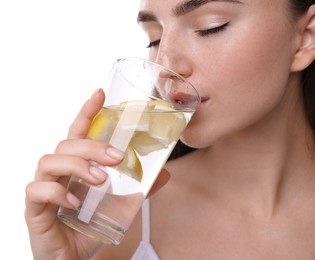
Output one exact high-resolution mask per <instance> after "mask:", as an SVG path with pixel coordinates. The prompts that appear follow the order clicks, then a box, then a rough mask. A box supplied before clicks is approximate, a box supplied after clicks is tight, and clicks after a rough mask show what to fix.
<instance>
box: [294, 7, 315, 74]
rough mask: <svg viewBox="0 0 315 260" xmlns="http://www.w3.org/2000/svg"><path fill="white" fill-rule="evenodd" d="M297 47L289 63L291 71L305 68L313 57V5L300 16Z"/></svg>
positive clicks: (314, 34)
mask: <svg viewBox="0 0 315 260" xmlns="http://www.w3.org/2000/svg"><path fill="white" fill-rule="evenodd" d="M302 20H303V21H304V23H303V30H301V35H300V37H301V38H300V39H301V40H300V43H299V47H298V49H297V51H296V53H295V56H294V60H293V62H292V65H291V71H292V72H297V71H302V70H304V69H305V68H307V67H308V66H309V65H310V64H311V63H312V62H313V61H314V59H315V5H312V6H311V7H310V8H309V10H308V11H307V13H306V14H305V15H304V18H302Z"/></svg>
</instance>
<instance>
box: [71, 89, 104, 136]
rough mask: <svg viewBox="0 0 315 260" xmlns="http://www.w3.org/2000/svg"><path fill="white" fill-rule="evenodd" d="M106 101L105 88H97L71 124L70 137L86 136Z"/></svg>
mask: <svg viewBox="0 0 315 260" xmlns="http://www.w3.org/2000/svg"><path fill="white" fill-rule="evenodd" d="M104 101H105V93H104V91H103V89H101V88H100V89H98V90H96V91H95V92H94V93H93V95H92V96H91V98H90V99H89V100H87V101H86V102H85V104H84V105H83V106H82V108H81V110H80V112H79V114H78V115H77V116H76V118H75V120H74V121H73V123H72V124H71V126H70V128H69V132H68V138H69V139H77V138H85V137H86V134H87V132H88V130H89V127H90V125H91V123H92V121H93V118H94V117H95V115H96V114H97V113H98V112H99V110H100V109H101V108H102V106H103V104H104Z"/></svg>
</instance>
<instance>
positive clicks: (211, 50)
mask: <svg viewBox="0 0 315 260" xmlns="http://www.w3.org/2000/svg"><path fill="white" fill-rule="evenodd" d="M180 3H183V1H182V0H169V1H161V0H155V1H153V0H143V1H142V4H141V7H140V11H141V16H140V19H139V24H140V26H141V27H142V28H143V30H144V31H145V33H146V34H147V35H148V38H149V42H151V43H152V42H153V43H154V44H153V46H151V48H150V55H149V57H150V59H151V60H154V61H156V62H158V63H160V64H162V65H165V66H167V67H169V68H171V69H173V70H175V71H177V72H178V73H180V74H181V75H182V76H184V77H185V78H187V79H188V80H189V81H190V82H191V83H192V84H193V85H194V86H195V87H196V89H197V90H198V92H199V93H200V95H201V97H202V101H203V102H202V104H201V106H200V108H199V110H198V111H197V112H196V113H195V115H194V117H193V118H192V120H191V122H190V124H189V126H188V127H187V129H186V130H185V132H184V134H183V136H182V140H183V141H184V142H185V143H187V144H188V145H191V146H193V147H197V148H199V149H198V150H197V151H195V152H193V153H191V154H189V155H186V156H184V157H182V158H179V159H177V160H174V161H171V162H169V163H167V164H166V165H165V168H166V169H167V171H168V172H170V174H171V176H172V177H171V179H170V181H169V182H168V184H167V185H166V186H165V187H164V188H163V189H161V190H160V191H159V192H157V193H156V194H154V196H151V214H152V217H151V241H152V244H153V246H154V248H155V249H156V251H157V253H158V255H159V256H160V258H161V259H209V256H211V259H314V258H315V249H314V246H313V245H314V243H315V218H314V217H313V216H314V215H315V206H314V205H315V189H314V188H313V187H314V185H315V179H314V172H315V159H314V158H315V151H314V146H313V144H314V136H313V135H312V133H311V129H310V127H309V125H308V122H307V120H306V118H305V114H304V109H303V100H302V97H301V92H300V89H301V86H300V81H299V80H300V77H301V73H300V71H302V70H303V69H304V68H306V67H307V66H308V65H309V64H310V63H311V62H312V60H314V57H315V28H314V27H315V22H314V21H315V18H314V17H315V8H314V7H311V8H310V9H309V11H308V12H307V13H306V14H305V15H303V16H301V17H299V18H298V19H292V17H291V16H290V13H289V11H288V7H287V6H286V4H287V1H285V0H279V1H274V0H264V1H260V0H243V1H240V2H239V1H210V2H209V3H206V4H203V5H202V6H199V7H198V8H193V9H191V8H190V9H189V10H186V11H187V12H185V13H179V11H178V12H177V13H176V14H174V12H173V10H174V8H175V7H176V6H178V5H179V4H180ZM226 23H228V25H227V26H226V27H225V28H224V26H223V25H224V24H226ZM210 28H211V29H213V28H220V29H222V28H224V29H222V30H217V31H216V33H212V34H210V35H207V36H201V35H200V34H198V32H200V31H202V32H203V33H204V30H206V29H210ZM151 45H152V44H151ZM103 101H104V93H103V92H101V91H97V92H96V93H95V94H94V95H93V96H92V97H91V99H90V100H89V101H87V103H86V104H85V105H84V106H83V108H82V110H81V112H80V113H79V115H78V117H77V119H76V120H75V121H74V123H73V124H72V126H71V127H70V130H69V138H68V139H67V140H65V141H62V142H61V143H60V144H59V145H58V147H57V149H56V153H55V154H53V155H46V156H44V157H43V158H42V159H41V160H40V162H39V166H38V170H37V173H36V176H35V181H34V182H32V183H30V184H29V185H28V187H27V189H26V221H27V224H28V227H29V233H30V239H31V244H32V249H33V252H34V257H35V259H43V258H44V257H45V259H47V255H51V256H52V258H51V259H57V256H58V255H59V256H60V258H59V259H84V257H86V258H89V257H90V256H92V255H93V254H94V253H95V252H96V251H97V250H98V249H99V248H100V245H99V244H97V243H95V242H94V241H92V240H88V239H86V238H84V237H82V236H80V235H79V234H77V233H75V232H73V231H71V230H70V229H67V228H66V227H65V226H64V225H62V224H60V223H59V222H58V221H57V220H56V216H55V210H56V206H55V205H63V206H67V207H73V206H76V205H75V201H73V200H69V195H68V196H67V192H66V190H65V188H64V186H63V184H64V183H65V180H64V178H65V177H67V176H69V175H75V176H78V177H80V178H84V179H85V180H87V181H89V182H91V183H100V182H102V181H103V180H104V178H105V177H104V178H103V179H102V178H101V179H95V177H94V178H93V173H94V176H95V169H94V170H93V169H91V168H89V164H88V160H90V159H91V160H94V161H97V162H99V163H102V164H105V165H112V164H115V163H118V162H119V161H120V160H121V156H117V152H116V153H115V154H116V156H113V155H114V154H113V153H110V149H108V148H109V146H108V145H107V144H104V143H98V142H95V141H87V140H83V138H84V137H85V135H86V131H87V129H88V127H89V125H90V123H91V120H92V118H93V116H94V115H95V114H96V112H97V111H98V110H99V108H100V107H101V104H102V102H103ZM78 165H80V167H78ZM87 173H90V174H87ZM167 180H168V174H167V172H163V173H162V174H161V178H160V179H159V182H160V183H157V184H156V187H157V188H158V187H160V186H161V185H163V184H164V183H165V182H166V181H167ZM67 199H68V200H67ZM69 202H72V204H69ZM187 226H188V227H187ZM140 240H141V217H140V214H139V216H137V218H136V220H135V222H134V223H133V225H132V226H131V228H130V230H129V231H128V233H127V234H126V237H125V239H124V240H123V242H122V244H121V245H120V246H119V247H113V246H103V247H101V249H100V251H99V252H98V253H97V255H96V256H95V257H94V258H93V259H130V257H131V256H132V254H133V253H134V251H135V250H136V248H137V246H138V244H139V242H140ZM48 241H50V242H49V243H48ZM52 241H53V243H52ZM63 257H64V258H63Z"/></svg>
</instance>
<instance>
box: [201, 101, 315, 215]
mask: <svg viewBox="0 0 315 260" xmlns="http://www.w3.org/2000/svg"><path fill="white" fill-rule="evenodd" d="M293 96H294V95H293ZM297 96H298V95H295V97H297ZM291 101H292V100H291ZM287 103H288V102H285V105H284V104H282V105H280V107H279V108H278V109H277V110H276V111H273V113H272V114H270V115H268V116H266V118H264V119H263V120H261V121H260V122H258V123H257V124H256V125H253V126H251V127H249V128H247V129H244V130H242V131H241V132H238V133H236V134H234V135H233V136H229V137H226V138H224V139H222V140H219V141H218V142H217V143H216V144H214V145H213V146H212V147H210V148H208V149H207V150H203V151H199V152H200V153H201V154H202V155H201V157H202V158H203V159H202V160H204V156H206V158H207V159H206V161H207V162H208V163H207V167H208V169H211V170H207V169H204V172H209V171H211V174H210V175H209V174H208V175H207V178H210V180H209V182H208V183H212V184H214V185H213V190H214V192H215V194H216V196H217V197H220V199H224V200H225V201H226V203H227V204H229V205H230V206H231V207H235V208H237V209H238V210H241V211H246V212H247V213H249V214H251V215H256V216H257V215H259V216H266V215H268V216H272V215H274V214H275V213H276V211H277V210H278V209H279V207H280V206H281V205H282V204H283V203H284V202H289V203H293V201H292V195H293V194H294V198H297V196H300V195H301V196H303V195H302V193H303V194H304V195H305V193H308V192H313V188H312V187H314V186H313V185H314V181H313V175H314V171H315V165H314V147H312V146H310V143H314V137H313V134H312V131H311V129H310V127H309V125H308V122H307V120H306V118H305V113H304V108H303V102H302V101H301V100H296V98H295V102H293V103H291V104H293V106H292V105H291V106H288V105H287ZM216 189H217V190H216ZM307 196H309V194H308V195H307Z"/></svg>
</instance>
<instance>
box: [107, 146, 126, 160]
mask: <svg viewBox="0 0 315 260" xmlns="http://www.w3.org/2000/svg"><path fill="white" fill-rule="evenodd" d="M106 153H107V154H108V155H109V156H110V157H112V158H113V159H115V160H122V159H123V158H124V156H125V154H124V152H122V151H120V150H118V149H116V148H114V147H108V148H107V150H106Z"/></svg>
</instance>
